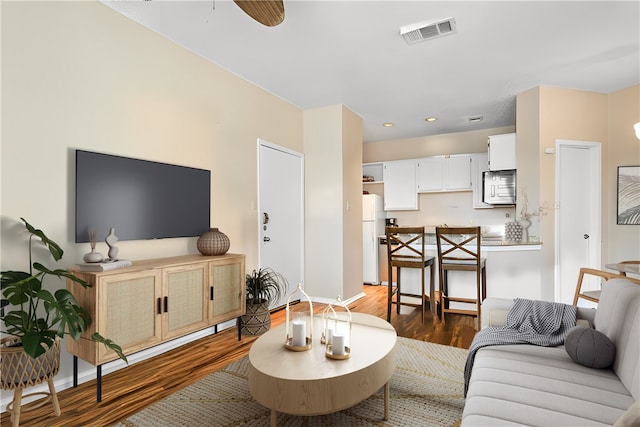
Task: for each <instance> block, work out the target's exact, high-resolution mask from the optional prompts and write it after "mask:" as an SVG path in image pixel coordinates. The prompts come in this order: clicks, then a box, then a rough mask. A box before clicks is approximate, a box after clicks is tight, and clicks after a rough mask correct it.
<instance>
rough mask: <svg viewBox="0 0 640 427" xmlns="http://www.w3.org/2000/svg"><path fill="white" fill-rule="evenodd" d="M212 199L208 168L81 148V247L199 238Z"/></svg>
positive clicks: (78, 225)
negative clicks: (111, 236)
mask: <svg viewBox="0 0 640 427" xmlns="http://www.w3.org/2000/svg"><path fill="white" fill-rule="evenodd" d="M210 200H211V172H210V171H208V170H204V169H196V168H190V167H184V166H178V165H171V164H167V163H158V162H151V161H147V160H139V159H132V158H127V157H120V156H114V155H109V154H101V153H93V152H90V151H83V150H76V242H77V243H83V242H88V241H89V230H95V232H96V235H97V238H98V241H102V240H104V238H105V236H106V235H107V234H108V233H109V230H110V228H111V227H114V228H115V234H116V236H117V237H118V239H119V240H144V239H162V238H168V237H194V236H200V235H201V234H202V233H204V232H205V231H207V230H208V229H209V218H210V209H211V202H210Z"/></svg>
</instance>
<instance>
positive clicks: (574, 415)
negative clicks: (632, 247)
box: [462, 279, 640, 426]
mask: <svg viewBox="0 0 640 427" xmlns="http://www.w3.org/2000/svg"><path fill="white" fill-rule="evenodd" d="M512 304H513V301H511V300H500V299H491V298H489V299H487V300H485V301H484V303H483V309H482V310H483V321H482V325H483V326H484V327H487V326H500V324H501V323H503V322H504V319H505V317H506V314H507V312H508V311H509V308H510V306H511V305H512ZM578 319H587V320H589V321H590V322H591V323H592V325H593V326H594V327H595V329H596V330H598V331H600V332H602V333H604V334H605V335H606V336H607V337H608V338H609V339H610V340H611V341H612V342H613V343H614V344H615V347H616V355H615V361H614V362H613V365H612V366H611V367H610V368H606V369H595V368H590V367H587V366H583V365H581V364H578V363H576V362H574V361H573V360H572V359H571V358H570V357H569V355H568V354H567V352H566V351H565V348H564V346H559V347H539V346H535V345H529V344H517V345H497V346H488V347H484V348H481V349H480V350H478V351H477V353H476V356H475V360H474V364H473V369H472V371H471V377H470V381H469V390H468V393H467V397H466V401H465V407H464V412H463V415H462V426H505V425H532V426H554V425H555V426H602V425H609V426H611V425H614V424H616V422H617V424H616V425H624V426H630V425H640V404H639V403H636V402H637V401H638V400H639V399H640V286H639V285H637V284H634V283H632V282H630V281H628V280H625V279H612V280H609V281H608V282H606V283H605V284H604V285H603V291H602V295H601V298H600V302H599V304H598V308H597V310H595V309H585V308H579V310H578ZM634 403H635V404H634ZM632 405H633V408H631V406H632ZM623 415H624V416H623ZM635 423H638V424H635Z"/></svg>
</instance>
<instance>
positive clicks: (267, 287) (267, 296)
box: [241, 268, 289, 335]
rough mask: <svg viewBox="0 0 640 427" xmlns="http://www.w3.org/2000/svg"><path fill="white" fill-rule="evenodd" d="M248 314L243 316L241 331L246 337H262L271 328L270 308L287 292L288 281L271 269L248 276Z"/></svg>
mask: <svg viewBox="0 0 640 427" xmlns="http://www.w3.org/2000/svg"><path fill="white" fill-rule="evenodd" d="M245 284H246V288H247V289H246V302H247V306H246V307H247V312H246V314H245V315H243V316H242V328H241V331H242V333H243V334H245V335H260V334H263V333H265V332H267V331H268V330H269V328H271V313H270V311H269V306H270V305H271V303H272V302H274V301H277V300H279V299H280V297H281V296H283V295H284V293H285V292H286V291H287V288H288V287H289V284H288V282H287V279H285V278H284V276H283V275H282V274H280V273H277V272H275V271H273V270H272V269H271V268H260V269H258V270H253V271H252V272H251V274H247V276H246V280H245Z"/></svg>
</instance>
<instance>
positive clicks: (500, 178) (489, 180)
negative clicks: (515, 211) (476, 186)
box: [482, 169, 516, 205]
mask: <svg viewBox="0 0 640 427" xmlns="http://www.w3.org/2000/svg"><path fill="white" fill-rule="evenodd" d="M482 201H483V202H484V203H488V204H490V205H515V204H516V170H515V169H510V170H500V171H485V172H483V173H482Z"/></svg>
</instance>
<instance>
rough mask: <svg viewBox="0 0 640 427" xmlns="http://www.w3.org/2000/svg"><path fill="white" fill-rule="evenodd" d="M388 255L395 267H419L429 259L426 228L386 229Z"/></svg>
mask: <svg viewBox="0 0 640 427" xmlns="http://www.w3.org/2000/svg"><path fill="white" fill-rule="evenodd" d="M385 232H386V235H387V254H388V256H389V260H390V261H391V264H392V265H393V266H399V267H414V268H415V267H417V264H424V262H425V259H426V258H427V257H426V255H425V250H424V227H386V228H385Z"/></svg>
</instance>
